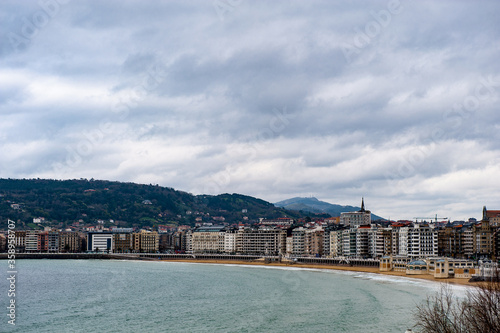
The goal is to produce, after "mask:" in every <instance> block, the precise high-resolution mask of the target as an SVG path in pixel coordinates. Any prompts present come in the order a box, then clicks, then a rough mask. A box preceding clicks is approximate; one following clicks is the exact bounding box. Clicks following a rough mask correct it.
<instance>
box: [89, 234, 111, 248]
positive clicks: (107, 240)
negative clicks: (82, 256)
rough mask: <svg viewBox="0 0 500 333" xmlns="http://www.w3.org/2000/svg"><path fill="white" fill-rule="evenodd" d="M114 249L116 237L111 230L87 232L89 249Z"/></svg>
mask: <svg viewBox="0 0 500 333" xmlns="http://www.w3.org/2000/svg"><path fill="white" fill-rule="evenodd" d="M108 250H109V251H110V252H111V251H113V250H114V237H113V233H111V232H89V233H88V234H87V251H92V252H95V251H99V252H101V251H108Z"/></svg>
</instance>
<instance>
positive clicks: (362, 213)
mask: <svg viewBox="0 0 500 333" xmlns="http://www.w3.org/2000/svg"><path fill="white" fill-rule="evenodd" d="M371 221H372V213H371V212H370V211H369V210H366V209H365V200H364V199H361V209H360V210H359V211H357V212H346V213H340V224H343V225H345V226H349V227H351V228H352V227H355V228H356V227H359V226H360V225H367V224H371Z"/></svg>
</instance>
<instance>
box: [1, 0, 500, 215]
mask: <svg viewBox="0 0 500 333" xmlns="http://www.w3.org/2000/svg"><path fill="white" fill-rule="evenodd" d="M499 13H500V2H498V1H455V0H453V1H451V0H450V1H439V2H437V1H400V2H398V1H370V2H368V1H335V2H334V1H286V2H285V1H249V0H215V1H123V0H120V1H118V0H117V1H102V2H101V1H68V0H64V1H63V0H59V1H58V0H41V1H17V0H13V1H2V4H1V5H0V20H1V22H2V29H1V30H0V117H1V118H0V156H1V159H0V177H2V178H7V177H11V178H36V177H40V178H56V179H72V178H89V179H90V178H95V179H107V180H118V181H132V182H138V183H145V184H149V183H152V184H159V185H162V186H169V187H173V188H175V189H179V190H184V191H188V192H192V193H194V194H200V193H208V194H219V193H226V192H227V193H242V194H247V195H252V196H256V197H259V198H262V199H264V200H268V201H271V202H276V201H280V200H284V199H288V198H291V197H295V196H315V197H317V198H318V199H320V200H325V201H328V202H331V203H338V204H349V205H359V203H360V201H361V197H364V198H365V203H366V205H367V208H368V209H371V210H372V211H373V212H374V213H376V214H377V215H381V216H384V217H387V218H388V217H391V218H393V219H412V218H413V217H416V216H419V217H420V216H422V217H425V216H435V214H438V215H439V216H441V217H449V218H451V219H455V220H458V219H466V218H469V217H478V218H479V217H480V216H481V210H482V206H483V205H486V206H487V207H488V208H490V209H500V200H499V199H500V112H499V111H500V110H499V107H498V105H499V97H500V61H499V59H500V38H499V37H500V21H499V20H498V15H499Z"/></svg>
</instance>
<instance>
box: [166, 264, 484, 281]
mask: <svg viewBox="0 0 500 333" xmlns="http://www.w3.org/2000/svg"><path fill="white" fill-rule="evenodd" d="M161 261H169V262H190V263H201V264H221V265H224V264H233V265H259V266H278V267H283V266H284V267H300V268H313V269H333V270H339V271H352V272H364V273H375V274H382V275H390V276H398V277H405V278H410V279H422V280H427V281H433V282H441V283H451V284H457V285H464V286H475V285H477V284H476V283H474V282H469V280H468V279H456V278H450V279H436V278H434V276H432V275H430V274H420V275H406V274H405V273H404V272H394V271H393V272H380V271H379V268H378V267H356V266H332V265H313V264H303V263H288V262H287V263H285V262H281V263H279V262H271V263H265V262H263V261H257V260H256V261H239V260H197V259H165V260H161Z"/></svg>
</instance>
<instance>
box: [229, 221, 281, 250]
mask: <svg viewBox="0 0 500 333" xmlns="http://www.w3.org/2000/svg"><path fill="white" fill-rule="evenodd" d="M238 237H239V238H238V242H237V245H236V246H237V252H239V253H244V254H263V255H281V254H283V255H284V254H285V252H286V230H282V229H275V228H265V227H261V228H259V229H250V228H248V229H243V230H242V229H240V230H239V232H238Z"/></svg>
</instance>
